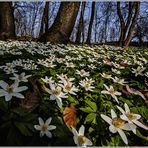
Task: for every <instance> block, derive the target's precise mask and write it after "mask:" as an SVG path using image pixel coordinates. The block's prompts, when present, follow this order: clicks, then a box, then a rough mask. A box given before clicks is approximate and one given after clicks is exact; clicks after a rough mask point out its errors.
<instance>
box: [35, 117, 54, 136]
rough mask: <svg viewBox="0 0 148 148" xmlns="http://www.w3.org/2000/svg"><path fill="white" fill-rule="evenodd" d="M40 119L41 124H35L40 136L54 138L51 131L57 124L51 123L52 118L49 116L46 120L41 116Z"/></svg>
mask: <svg viewBox="0 0 148 148" xmlns="http://www.w3.org/2000/svg"><path fill="white" fill-rule="evenodd" d="M38 120H39V125H34V128H35V129H36V130H39V131H40V137H43V136H44V135H46V136H47V137H49V138H52V134H51V132H50V131H51V130H54V129H56V126H55V125H49V124H50V123H51V120H52V118H48V119H47V120H46V121H45V122H44V121H43V119H42V118H41V117H39V118H38Z"/></svg>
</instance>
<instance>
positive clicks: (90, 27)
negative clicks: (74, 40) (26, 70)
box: [86, 2, 95, 44]
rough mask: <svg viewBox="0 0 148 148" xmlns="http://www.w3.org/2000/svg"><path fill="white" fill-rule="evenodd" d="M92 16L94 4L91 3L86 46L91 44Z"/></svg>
mask: <svg viewBox="0 0 148 148" xmlns="http://www.w3.org/2000/svg"><path fill="white" fill-rule="evenodd" d="M94 15H95V2H92V9H91V18H90V23H89V27H88V35H87V39H86V43H87V44H90V43H91V33H92V26H93V21H94Z"/></svg>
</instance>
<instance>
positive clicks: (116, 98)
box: [111, 94, 119, 104]
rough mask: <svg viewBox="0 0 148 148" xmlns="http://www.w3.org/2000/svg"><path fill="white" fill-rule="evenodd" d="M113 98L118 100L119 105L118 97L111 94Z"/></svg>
mask: <svg viewBox="0 0 148 148" xmlns="http://www.w3.org/2000/svg"><path fill="white" fill-rule="evenodd" d="M111 96H112V97H113V98H114V99H115V100H116V102H117V103H118V104H119V101H118V99H117V97H116V96H115V95H112V94H111Z"/></svg>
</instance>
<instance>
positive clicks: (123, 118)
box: [120, 114, 130, 121]
mask: <svg viewBox="0 0 148 148" xmlns="http://www.w3.org/2000/svg"><path fill="white" fill-rule="evenodd" d="M120 118H121V119H122V120H125V121H130V120H129V119H128V117H127V116H126V115H125V114H123V115H120Z"/></svg>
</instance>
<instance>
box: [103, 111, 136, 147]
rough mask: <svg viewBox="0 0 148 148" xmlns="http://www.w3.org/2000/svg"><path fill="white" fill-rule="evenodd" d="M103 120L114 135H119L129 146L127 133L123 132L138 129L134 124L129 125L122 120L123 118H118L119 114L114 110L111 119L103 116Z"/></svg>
mask: <svg viewBox="0 0 148 148" xmlns="http://www.w3.org/2000/svg"><path fill="white" fill-rule="evenodd" d="M101 118H102V119H103V120H105V121H106V122H107V123H108V124H109V125H110V126H109V130H110V132H112V133H117V132H118V133H119V135H120V137H121V138H122V140H123V141H124V143H125V144H126V145H127V144H128V140H127V137H126V135H125V133H124V132H123V130H126V131H131V130H133V129H135V128H136V126H134V125H133V124H131V125H130V124H129V123H125V121H124V120H122V119H121V118H118V117H117V114H116V113H115V112H114V110H113V109H111V118H110V117H108V116H106V115H104V114H101Z"/></svg>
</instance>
